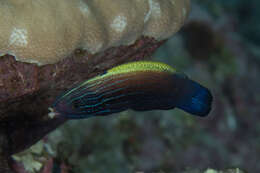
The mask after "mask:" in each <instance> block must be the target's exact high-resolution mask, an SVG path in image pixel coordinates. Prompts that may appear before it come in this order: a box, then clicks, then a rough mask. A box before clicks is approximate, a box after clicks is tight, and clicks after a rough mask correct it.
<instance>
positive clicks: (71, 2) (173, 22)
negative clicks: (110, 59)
mask: <svg viewBox="0 0 260 173" xmlns="http://www.w3.org/2000/svg"><path fill="white" fill-rule="evenodd" d="M189 6H190V4H189V0H58V1H55V0H19V1H17V0H2V1H0V22H1V23H2V24H3V23H4V25H1V27H0V56H1V55H5V54H10V55H13V56H15V58H16V60H18V61H22V62H28V63H36V64H38V65H44V64H53V63H56V62H58V61H60V60H62V59H64V58H65V57H67V56H69V55H71V54H72V52H73V51H74V50H76V49H84V50H87V51H88V52H90V53H92V54H94V53H97V52H100V51H103V50H105V49H107V48H110V47H114V46H119V45H130V44H132V43H134V42H135V41H136V40H137V39H138V38H139V37H140V36H142V35H143V36H149V37H153V38H155V39H156V40H158V41H160V40H163V39H166V38H167V37H169V36H171V35H172V34H174V33H175V32H177V31H178V30H179V28H180V27H181V26H182V25H183V23H184V20H185V18H186V17H187V14H188V11H189Z"/></svg>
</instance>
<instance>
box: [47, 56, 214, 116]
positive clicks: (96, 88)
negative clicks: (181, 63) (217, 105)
mask: <svg viewBox="0 0 260 173" xmlns="http://www.w3.org/2000/svg"><path fill="white" fill-rule="evenodd" d="M212 100H213V97H212V94H211V92H210V91H209V89H207V88H205V87H203V86H202V85H200V84H199V83H197V82H195V81H193V80H191V79H189V78H188V77H187V76H186V75H185V74H184V73H182V72H179V71H177V70H176V69H175V68H173V67H171V66H169V65H167V64H164V63H161V62H155V61H135V62H130V63H126V64H122V65H119V66H116V67H114V68H111V69H109V70H107V71H105V72H104V73H102V74H100V75H98V76H95V77H93V78H91V79H88V80H86V81H84V82H82V83H80V84H79V85H77V86H76V87H73V88H71V89H69V90H68V91H66V92H65V93H63V94H62V95H61V96H59V97H58V98H57V99H56V101H55V102H54V103H53V105H52V106H51V109H52V110H53V111H54V112H57V113H58V114H59V115H61V116H63V117H65V118H68V119H82V118H89V117H93V116H106V115H110V114H114V113H119V112H122V111H125V110H127V109H132V110H135V111H148V110H169V109H174V108H178V109H181V110H183V111H185V112H188V113H189V114H192V115H196V116H200V117H205V116H207V115H208V114H209V112H210V110H211V105H212Z"/></svg>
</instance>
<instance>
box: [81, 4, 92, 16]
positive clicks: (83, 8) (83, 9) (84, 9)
mask: <svg viewBox="0 0 260 173" xmlns="http://www.w3.org/2000/svg"><path fill="white" fill-rule="evenodd" d="M79 10H80V11H81V12H82V13H83V14H85V15H89V14H90V10H89V7H88V5H87V3H86V2H82V1H79Z"/></svg>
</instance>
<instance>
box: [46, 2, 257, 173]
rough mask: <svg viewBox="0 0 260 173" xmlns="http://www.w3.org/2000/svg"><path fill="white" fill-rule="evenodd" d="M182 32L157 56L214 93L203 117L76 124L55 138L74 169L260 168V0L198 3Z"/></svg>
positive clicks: (131, 116)
mask: <svg viewBox="0 0 260 173" xmlns="http://www.w3.org/2000/svg"><path fill="white" fill-rule="evenodd" d="M192 2H193V3H192V12H191V15H190V18H189V20H188V21H187V23H186V25H185V26H184V27H183V28H182V30H181V31H180V32H179V33H178V34H177V35H175V36H173V37H172V38H171V39H169V40H168V41H167V43H166V44H164V45H163V46H162V47H161V48H160V49H159V50H158V51H157V52H156V53H155V55H154V56H153V57H154V58H153V59H154V60H158V61H162V62H165V63H168V64H170V65H172V66H174V67H175V68H177V69H178V70H181V71H184V72H185V73H186V74H187V75H188V76H189V77H190V78H192V79H194V80H196V81H198V82H200V83H201V84H203V85H204V86H207V87H208V88H209V89H210V90H211V91H212V92H213V95H214V103H213V110H212V112H211V113H210V115H209V116H208V117H206V118H198V117H194V116H191V115H189V114H186V113H184V112H182V111H180V110H172V111H150V112H144V113H139V112H134V111H126V112H123V113H121V114H119V115H114V116H108V117H102V118H92V119H87V120H80V121H71V122H69V123H67V124H66V125H65V126H63V127H61V128H59V129H58V130H57V131H55V132H54V133H52V134H51V135H50V137H49V138H50V139H53V140H52V143H53V144H52V145H56V147H57V148H56V149H57V153H58V154H57V160H63V161H66V162H67V163H68V164H70V165H73V166H74V167H73V172H75V173H81V172H82V173H86V172H92V173H93V172H115V173H117V172H119V173H125V172H137V171H146V172H182V171H184V170H187V169H191V170H195V169H196V170H204V169H206V168H208V167H210V168H214V169H225V168H233V167H239V168H242V169H244V170H246V171H248V172H252V173H257V172H260V164H259V161H260V44H259V43H260V22H259V19H260V10H259V8H258V7H259V6H260V1H259V0H192Z"/></svg>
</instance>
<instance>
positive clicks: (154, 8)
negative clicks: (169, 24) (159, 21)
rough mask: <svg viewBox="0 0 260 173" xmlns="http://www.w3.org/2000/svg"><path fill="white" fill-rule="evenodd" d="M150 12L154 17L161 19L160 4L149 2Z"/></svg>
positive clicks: (150, 0)
mask: <svg viewBox="0 0 260 173" xmlns="http://www.w3.org/2000/svg"><path fill="white" fill-rule="evenodd" d="M149 6H150V10H151V13H152V15H153V16H156V17H161V6H160V3H159V2H157V1H155V0H149Z"/></svg>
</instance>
